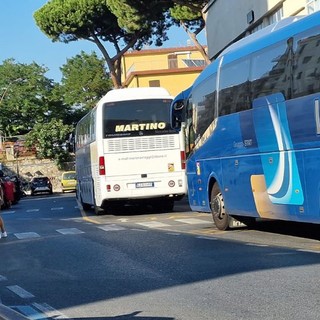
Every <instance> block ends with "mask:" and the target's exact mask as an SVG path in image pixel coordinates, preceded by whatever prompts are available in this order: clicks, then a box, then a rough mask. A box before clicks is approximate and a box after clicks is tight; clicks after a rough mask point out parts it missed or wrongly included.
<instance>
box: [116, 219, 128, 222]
mask: <svg viewBox="0 0 320 320" xmlns="http://www.w3.org/2000/svg"><path fill="white" fill-rule="evenodd" d="M117 220H119V221H120V222H128V220H129V219H127V218H121V219H117Z"/></svg>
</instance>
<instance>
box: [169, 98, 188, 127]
mask: <svg viewBox="0 0 320 320" xmlns="http://www.w3.org/2000/svg"><path fill="white" fill-rule="evenodd" d="M184 115H185V106H184V101H183V100H178V101H176V102H174V103H173V104H172V106H171V127H172V129H175V130H180V128H181V124H182V122H184Z"/></svg>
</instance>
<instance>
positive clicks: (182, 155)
mask: <svg viewBox="0 0 320 320" xmlns="http://www.w3.org/2000/svg"><path fill="white" fill-rule="evenodd" d="M180 159H181V169H182V170H184V169H185V168H186V153H185V152H184V151H180Z"/></svg>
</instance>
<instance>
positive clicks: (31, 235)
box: [14, 232, 40, 240]
mask: <svg viewBox="0 0 320 320" xmlns="http://www.w3.org/2000/svg"><path fill="white" fill-rule="evenodd" d="M14 235H15V236H16V237H17V238H18V239H20V240H21V239H32V238H40V235H39V234H38V233H36V232H22V233H14Z"/></svg>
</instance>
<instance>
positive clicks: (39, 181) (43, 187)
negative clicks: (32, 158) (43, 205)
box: [30, 177, 52, 196]
mask: <svg viewBox="0 0 320 320" xmlns="http://www.w3.org/2000/svg"><path fill="white" fill-rule="evenodd" d="M30 188H31V195H32V196H33V195H35V194H36V193H40V192H47V193H49V194H52V184H51V181H50V179H49V178H48V177H34V178H32V180H31V182H30Z"/></svg>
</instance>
